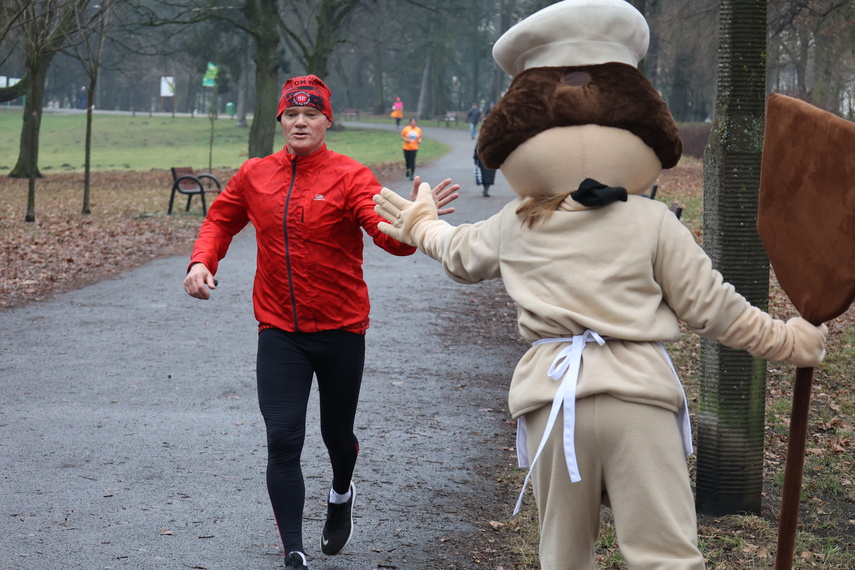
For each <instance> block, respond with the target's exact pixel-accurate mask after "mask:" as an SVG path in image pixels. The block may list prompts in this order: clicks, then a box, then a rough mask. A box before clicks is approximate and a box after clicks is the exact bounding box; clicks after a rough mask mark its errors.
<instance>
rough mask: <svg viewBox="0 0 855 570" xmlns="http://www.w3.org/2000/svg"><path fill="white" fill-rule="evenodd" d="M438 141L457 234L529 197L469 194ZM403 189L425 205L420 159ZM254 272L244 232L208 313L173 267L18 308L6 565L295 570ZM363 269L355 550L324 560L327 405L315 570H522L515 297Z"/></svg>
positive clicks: (455, 160) (312, 427) (10, 400)
mask: <svg viewBox="0 0 855 570" xmlns="http://www.w3.org/2000/svg"><path fill="white" fill-rule="evenodd" d="M389 128H392V127H391V126H390V127H389ZM426 131H427V132H426V136H432V137H435V138H437V139H439V140H441V141H443V142H446V143H448V144H451V145H452V146H453V151H452V152H451V153H450V154H449V155H448V156H447V157H446V158H444V159H443V160H442V161H440V162H439V163H437V164H436V165H434V166H432V167H430V168H419V170H418V171H417V172H418V173H419V174H422V175H423V176H425V177H426V178H427V180H428V181H431V182H435V181H438V180H439V179H440V178H441V177H446V176H451V177H452V178H454V179H455V180H459V181H461V183H462V184H464V192H463V196H462V198H461V199H460V200H458V202H457V203H456V206H457V208H458V210H459V212H458V213H455V214H454V215H452V216H451V217H450V218H449V221H451V222H452V223H461V222H466V221H475V220H478V219H482V218H484V217H486V216H488V215H490V214H491V213H493V212H495V211H497V210H498V209H499V208H500V207H501V206H502V205H504V204H505V203H506V202H507V200H509V199H510V198H511V192H510V190H509V189H508V188H507V185H506V184H505V183H504V180H503V179H502V178H501V176H499V180H498V184H497V187H496V189H495V192H494V194H495V195H496V197H494V198H490V199H485V198H483V197H481V195H480V190H479V189H477V188H474V187H473V185H472V181H471V180H472V161H471V155H472V144H473V141H471V140H470V139H469V136H468V133H466V132H464V131H455V130H451V129H444V128H436V129H433V128H428V129H426ZM400 180H401V183H400V185H398V184H395V185H394V189H395V190H397V191H399V192H400V193H402V194H404V193H407V192H408V191H409V183H408V182H406V181H404V179H403V159H402V173H401V178H400ZM254 263H255V257H254V243H253V240H252V236H251V235H250V234H247V235H241V236H240V237H239V238H238V239H236V241H235V243H234V244H233V246H232V249H231V251H230V253H229V256H228V257H227V258H226V259H225V260H224V262H223V263H222V265H221V268H220V271H219V273H218V278H219V281H220V285H221V286H220V288H219V290H218V291H217V292H216V294H215V296H214V299H213V300H212V301H209V302H207V303H204V302H199V301H195V300H192V299H190V298H188V297H187V296H186V295H185V294H184V292H183V289H182V287H181V276H182V275H183V272H184V267H185V265H186V259H185V258H183V257H170V258H165V259H160V260H157V261H154V262H152V263H149V264H147V265H145V266H143V267H140V268H138V269H134V270H132V271H129V272H126V273H123V274H122V275H120V276H118V277H116V278H114V279H111V280H107V281H102V282H100V283H96V284H94V285H90V286H88V287H85V288H82V289H78V290H76V291H71V292H68V293H63V294H60V295H57V296H55V297H54V298H52V299H51V300H49V301H46V302H43V303H34V304H30V305H27V306H24V307H21V308H17V309H11V310H8V311H3V312H2V313H0V378H2V380H1V381H0V385H2V396H0V398H2V401H0V441H2V444H0V472H2V477H3V485H4V493H3V496H4V500H3V510H2V515H3V516H2V517H0V567H2V568H4V569H30V568H45V569H53V568H81V569H83V568H85V569H90V568H105V569H106V568H139V569H148V568H170V569H173V568H208V569H235V570H242V569H247V568H252V569H265V568H278V567H281V553H280V551H279V547H278V536H277V534H276V530H275V527H274V524H273V519H272V513H271V511H270V508H269V504H268V500H267V496H266V490H265V486H264V465H265V453H266V450H265V441H264V428H263V422H262V419H261V417H260V414H259V412H258V409H257V402H256V398H255V385H254V366H255V321H254V319H253V318H252V311H251V300H250V289H251V281H252V274H253V271H254ZM365 273H366V279H367V280H368V283H369V288H370V291H371V297H372V305H373V309H372V328H371V329H370V331H369V334H368V337H367V340H368V353H367V360H366V369H365V379H364V387H363V393H362V400H361V405H360V411H359V414H358V416H357V426H358V427H357V429H358V432H357V435H358V436H359V438H360V443H361V447H362V453H361V456H360V460H359V462H358V464H357V471H356V475H355V477H356V482H357V486H358V489H359V502H358V505H357V510H356V525H357V532H356V534H355V537H354V539H353V541H352V542H351V544H350V546H349V547H348V549H347V550H346V552H345V553H343V554H342V555H340V556H337V557H330V558H328V557H325V556H323V555H322V554H320V553H319V551H318V550H319V549H317V547H316V546H315V543H316V541H317V538H316V537H317V536H318V534H319V532H320V528H321V525H322V524H323V513H324V509H325V503H324V499H323V494H324V493H325V490H326V489H327V488H328V484H329V480H330V477H331V474H330V471H329V466H328V461H327V460H326V458H325V454H324V452H323V446H322V444H321V442H320V436H319V434H318V417H317V400H316V398H317V395H316V393H315V394H313V396H312V401H311V402H310V405H309V410H310V416H309V420H308V427H309V434H308V438H307V443H306V448H305V451H304V456H303V461H304V472H305V475H306V483H307V506H306V512H305V524H304V530H305V536H306V544H307V548H309V549H310V551H309V555H310V557H311V559H312V561H311V564H310V567H311V568H312V570H325V569H360V570H361V569H373V568H400V569H420V568H458V569H463V568H493V569H495V568H502V567H503V568H505V569H510V568H511V567H512V566H511V561H510V560H511V558H510V555H509V554H508V553H507V552H505V551H504V549H503V548H502V547H501V546H496V545H495V544H493V543H492V542H491V540H493V539H494V537H493V536H491V535H490V532H491V531H490V526H489V524H488V521H489V520H491V519H495V518H499V517H502V516H505V517H506V516H507V515H509V514H510V510H511V508H512V500H513V499H512V498H511V497H508V496H507V495H508V492H507V490H504V489H502V488H501V487H500V486H499V485H498V484H497V483H496V480H495V476H494V475H495V473H496V472H498V471H500V470H501V469H503V468H504V467H506V466H507V465H509V464H511V463H512V459H513V458H512V455H511V452H509V451H508V447H509V446H510V445H512V441H513V439H512V438H513V428H512V426H511V425H510V424H509V423H508V422H507V420H508V414H507V411H506V403H505V396H506V390H507V383H508V380H509V377H510V372H511V370H512V368H513V365H514V364H515V362H516V360H517V359H518V357H519V356H520V354H521V353H522V347H521V346H520V345H519V344H518V342H517V340H516V338H515V335H514V328H513V326H512V324H510V314H509V307H508V305H507V302H506V300H505V297H504V294H503V292H502V290H501V287H500V285H499V284H496V283H490V284H482V285H477V286H462V285H459V284H456V283H454V282H452V281H451V280H449V279H448V278H446V277H445V276H444V275H443V274H442V273H441V270H440V268H439V266H438V264H437V263H436V262H434V261H433V260H430V259H428V258H427V257H425V256H423V255H422V254H420V253H417V254H416V255H415V256H412V257H409V258H403V259H402V258H395V257H392V256H389V255H388V254H385V253H384V252H382V251H380V250H378V249H377V248H376V247H374V246H373V245H370V244H369V245H368V246H367V247H366V260H365ZM496 315H499V318H496ZM488 550H494V552H488ZM475 560H478V561H479V562H477V563H476V562H475Z"/></svg>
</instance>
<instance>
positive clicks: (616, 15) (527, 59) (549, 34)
mask: <svg viewBox="0 0 855 570" xmlns="http://www.w3.org/2000/svg"><path fill="white" fill-rule="evenodd" d="M649 42H650V30H649V28H648V27H647V22H646V21H645V19H644V16H642V15H641V13H640V12H639V11H638V10H636V9H635V8H634V7H633V6H632V4H630V3H629V2H627V1H626V0H564V1H563V2H558V3H556V4H553V5H551V6H548V7H546V8H544V9H543V10H540V11H539V12H535V13H534V14H532V15H531V16H529V17H528V18H526V19H524V20H523V21H521V22H519V23H518V24H516V25H515V26H513V27H512V28H511V29H509V30H508V31H507V32H505V33H504V34H502V37H500V38H499V39H498V40H497V41H496V43H495V45H494V46H493V58H494V59H495V60H496V63H498V64H499V67H501V68H502V69H503V70H504V71H506V72H507V73H509V74H510V75H513V76H516V75H517V74H519V73H520V72H522V71H524V70H526V69H529V68H532V67H571V66H581V65H598V64H601V63H609V62H618V63H626V64H629V65H632V66H633V67H635V66H637V65H638V62H639V61H640V60H641V58H643V57H644V55H645V54H646V53H647V45H648V43H649Z"/></svg>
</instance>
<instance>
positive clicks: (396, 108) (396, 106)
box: [389, 97, 404, 127]
mask: <svg viewBox="0 0 855 570" xmlns="http://www.w3.org/2000/svg"><path fill="white" fill-rule="evenodd" d="M389 116H390V117H392V118H393V119H395V125H396V126H398V127H400V126H401V119H403V118H404V102H403V101H401V98H400V97H395V102H394V103H392V112H391V113H389Z"/></svg>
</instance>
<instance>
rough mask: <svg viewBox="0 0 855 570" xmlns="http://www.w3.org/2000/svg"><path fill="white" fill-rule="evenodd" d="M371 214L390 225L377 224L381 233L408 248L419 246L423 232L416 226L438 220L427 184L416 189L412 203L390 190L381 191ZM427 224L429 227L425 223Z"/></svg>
mask: <svg viewBox="0 0 855 570" xmlns="http://www.w3.org/2000/svg"><path fill="white" fill-rule="evenodd" d="M374 203H375V204H377V205H376V206H374V211H375V212H377V213H378V214H380V215H381V216H383V218H384V219H385V220H386V221H387V222H389V223H385V222H380V223H379V224H378V228H379V229H380V231H381V232H383V233H384V234H386V235H388V236H390V237H393V238H395V239H396V240H398V241H400V242H403V243H406V244H408V245H414V246H420V245H421V240H420V238H421V237H423V235H424V232H423V231H420V229H421V228H420V227H419V226H423V225H424V224H425V222H432V221H436V220H437V219H438V214H437V209H436V203H435V202H434V197H433V194H432V192H431V187H430V184H427V183H423V184H421V185H420V186H419V193H418V196H417V197H416V200H415V202H410V201H409V200H407V199H406V198H402V197H401V196H399V195H398V194H396V193H395V192H393V191H392V190H389V189H388V188H383V189H382V190H381V191H380V194H377V195H375V196H374ZM428 225H429V224H428Z"/></svg>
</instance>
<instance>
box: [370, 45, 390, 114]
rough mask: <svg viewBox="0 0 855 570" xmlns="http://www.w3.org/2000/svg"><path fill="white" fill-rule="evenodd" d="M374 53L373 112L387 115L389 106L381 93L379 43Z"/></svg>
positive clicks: (381, 50) (381, 74)
mask: <svg viewBox="0 0 855 570" xmlns="http://www.w3.org/2000/svg"><path fill="white" fill-rule="evenodd" d="M373 51H374V53H373V54H372V58H371V61H372V68H373V69H374V74H373V79H374V85H373V87H374V105H373V107H374V112H375V113H377V114H378V115H379V114H384V113H385V114H388V113H389V109H390V108H391V105H389V103H388V102H387V101H386V97H385V95H384V93H383V47H382V46H381V45H380V42H376V44H375V45H374V50H373Z"/></svg>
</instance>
